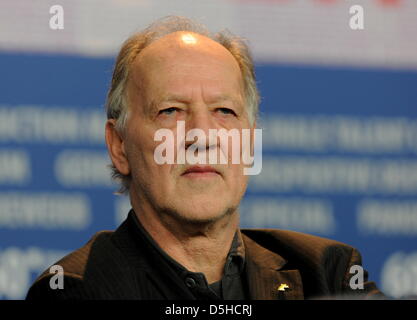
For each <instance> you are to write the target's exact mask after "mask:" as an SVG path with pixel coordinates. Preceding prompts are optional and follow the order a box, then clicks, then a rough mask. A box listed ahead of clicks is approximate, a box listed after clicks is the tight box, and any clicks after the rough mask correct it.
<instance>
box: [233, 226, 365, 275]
mask: <svg viewBox="0 0 417 320" xmlns="http://www.w3.org/2000/svg"><path fill="white" fill-rule="evenodd" d="M241 232H242V234H243V239H244V241H245V245H246V246H249V247H251V249H252V252H262V254H271V253H274V254H278V255H280V256H281V257H282V258H284V259H285V260H286V261H287V262H288V263H290V264H291V265H294V267H297V268H304V269H309V270H310V271H315V272H323V271H324V270H323V268H325V269H329V267H330V266H333V267H336V265H339V267H341V265H343V266H348V265H349V264H351V263H352V262H353V261H355V263H358V264H361V260H362V259H361V255H360V253H359V252H358V251H357V250H356V249H355V248H354V247H352V246H350V245H348V244H345V243H343V242H339V241H336V240H333V239H329V238H323V237H319V236H316V235H311V234H306V233H302V232H296V231H290V230H280V229H241Z"/></svg>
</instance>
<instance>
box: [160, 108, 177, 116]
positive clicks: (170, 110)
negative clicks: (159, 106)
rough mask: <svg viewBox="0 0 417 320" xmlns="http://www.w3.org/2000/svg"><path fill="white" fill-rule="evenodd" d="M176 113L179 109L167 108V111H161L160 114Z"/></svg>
mask: <svg viewBox="0 0 417 320" xmlns="http://www.w3.org/2000/svg"><path fill="white" fill-rule="evenodd" d="M176 111H178V108H176V107H170V108H166V109H163V110H160V111H159V114H166V115H170V114H173V113H174V112H176Z"/></svg>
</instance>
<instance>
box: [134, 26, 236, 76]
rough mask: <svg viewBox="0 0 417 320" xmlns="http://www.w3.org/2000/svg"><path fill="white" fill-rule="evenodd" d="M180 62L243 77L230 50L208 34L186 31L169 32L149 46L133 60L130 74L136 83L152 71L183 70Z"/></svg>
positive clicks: (183, 64) (184, 64)
mask: <svg viewBox="0 0 417 320" xmlns="http://www.w3.org/2000/svg"><path fill="white" fill-rule="evenodd" d="M179 65H182V66H187V65H191V66H192V65H201V66H202V70H204V68H203V67H204V66H206V67H207V68H210V66H213V67H218V68H220V69H222V70H224V72H225V73H230V74H235V76H236V77H237V78H239V79H241V72H240V68H239V64H238V63H237V61H236V59H235V58H234V57H233V55H232V54H231V53H230V51H229V50H227V49H226V48H225V47H223V46H222V45H221V44H220V43H217V42H216V41H214V40H212V39H210V38H208V37H205V36H202V35H199V34H195V33H191V32H184V31H181V32H174V33H171V34H168V35H166V36H164V37H162V38H160V39H158V40H156V41H155V42H153V43H151V44H150V45H149V46H148V47H146V48H145V49H144V50H143V51H142V52H141V53H140V54H139V55H138V56H137V57H136V58H135V60H134V61H133V63H132V66H131V76H132V79H133V80H134V81H135V82H137V81H140V80H141V79H143V78H144V77H146V76H147V75H148V73H149V72H150V71H151V72H158V73H163V72H166V71H172V70H173V69H175V68H177V70H175V71H180V70H178V66H179ZM185 71H186V70H185Z"/></svg>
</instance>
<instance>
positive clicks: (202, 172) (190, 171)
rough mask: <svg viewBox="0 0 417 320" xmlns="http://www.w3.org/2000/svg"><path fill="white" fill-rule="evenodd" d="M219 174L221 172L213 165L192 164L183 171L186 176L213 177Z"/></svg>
mask: <svg viewBox="0 0 417 320" xmlns="http://www.w3.org/2000/svg"><path fill="white" fill-rule="evenodd" d="M219 175H220V172H218V171H217V170H216V169H214V168H213V167H211V166H191V167H189V168H187V170H185V171H184V172H183V173H182V176H184V177H186V178H212V177H216V176H219Z"/></svg>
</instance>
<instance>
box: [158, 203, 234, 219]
mask: <svg viewBox="0 0 417 320" xmlns="http://www.w3.org/2000/svg"><path fill="white" fill-rule="evenodd" d="M185 202H186V204H187V203H188V205H187V206H184V203H182V205H181V206H179V207H176V208H172V209H169V210H165V211H166V213H167V214H170V215H171V216H173V217H175V218H176V219H177V220H180V221H183V222H184V223H188V224H199V225H201V224H210V223H214V222H216V221H219V220H220V219H222V218H223V217H225V216H227V215H231V214H233V213H234V212H235V211H236V208H235V207H229V206H226V205H221V204H220V203H219V202H218V201H217V202H216V201H215V200H212V201H210V202H202V203H198V204H195V203H191V202H188V201H185Z"/></svg>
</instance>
